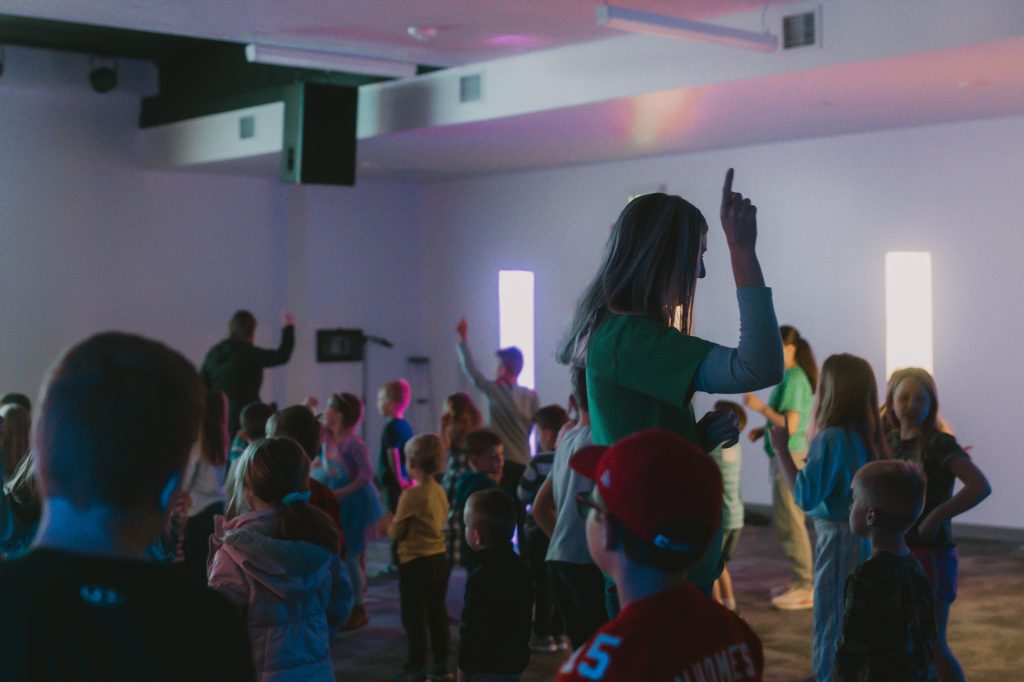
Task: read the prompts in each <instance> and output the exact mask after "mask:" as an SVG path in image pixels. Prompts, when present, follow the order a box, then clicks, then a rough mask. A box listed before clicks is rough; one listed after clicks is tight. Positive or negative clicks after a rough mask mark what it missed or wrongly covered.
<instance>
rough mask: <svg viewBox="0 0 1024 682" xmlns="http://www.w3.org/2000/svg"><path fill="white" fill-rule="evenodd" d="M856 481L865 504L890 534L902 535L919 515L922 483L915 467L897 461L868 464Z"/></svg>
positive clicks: (909, 463) (922, 490)
mask: <svg viewBox="0 0 1024 682" xmlns="http://www.w3.org/2000/svg"><path fill="white" fill-rule="evenodd" d="M856 481H857V482H858V483H859V484H860V486H861V487H862V489H863V490H864V493H865V495H866V497H867V502H868V504H869V505H870V506H872V507H875V508H877V509H880V510H881V512H882V514H881V522H882V523H883V524H885V526H886V528H887V529H888V530H889V531H890V532H893V533H900V532H903V531H906V530H907V529H908V528H910V527H911V526H912V525H914V522H915V521H916V520H917V518H918V517H919V516H920V515H921V510H922V509H923V508H924V495H925V487H926V482H925V477H924V471H923V470H922V469H921V467H920V466H919V465H917V464H915V463H913V462H907V461H904V460H898V459H886V460H881V461H877V462H868V463H867V464H865V465H864V466H863V467H861V468H860V470H859V471H858V472H857V477H856Z"/></svg>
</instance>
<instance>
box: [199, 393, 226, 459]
mask: <svg viewBox="0 0 1024 682" xmlns="http://www.w3.org/2000/svg"><path fill="white" fill-rule="evenodd" d="M228 445H229V444H228V399H227V397H226V396H225V395H224V394H223V393H221V392H220V391H207V392H206V406H205V408H204V409H203V424H202V426H201V427H200V428H199V454H200V455H201V456H202V458H203V459H204V460H205V461H207V462H209V463H210V464H212V465H214V466H220V465H221V464H224V462H226V461H227V457H228Z"/></svg>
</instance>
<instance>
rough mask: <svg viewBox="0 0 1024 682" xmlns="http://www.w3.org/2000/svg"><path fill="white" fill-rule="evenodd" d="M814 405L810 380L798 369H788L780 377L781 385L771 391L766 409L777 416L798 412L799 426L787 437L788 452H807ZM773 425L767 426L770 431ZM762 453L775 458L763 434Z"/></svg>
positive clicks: (770, 445)
mask: <svg viewBox="0 0 1024 682" xmlns="http://www.w3.org/2000/svg"><path fill="white" fill-rule="evenodd" d="M813 405H814V391H813V390H812V389H811V380H810V379H808V378H807V374H806V373H805V372H804V370H803V369H801V368H800V367H790V368H789V369H787V370H786V373H785V374H783V375H782V383H781V384H779V385H778V386H776V387H775V388H773V389H772V395H771V397H770V398H768V407H770V408H772V409H773V410H775V411H776V412H778V413H779V414H782V415H784V414H786V413H787V412H799V413H800V424H799V425H798V426H797V427H796V431H795V432H794V433H793V434H791V435H790V437H789V451H790V452H807V427H808V426H810V424H811V408H812V407H813ZM772 426H773V424H770V423H769V424H768V426H767V428H768V429H771V428H772ZM764 451H765V452H766V453H768V456H769V457H774V456H775V451H774V450H772V443H771V438H769V437H768V434H767V433H766V434H765V438H764Z"/></svg>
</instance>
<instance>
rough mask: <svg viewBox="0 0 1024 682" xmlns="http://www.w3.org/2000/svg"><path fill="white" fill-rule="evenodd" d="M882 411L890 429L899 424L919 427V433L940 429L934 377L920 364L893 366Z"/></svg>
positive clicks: (937, 394)
mask: <svg viewBox="0 0 1024 682" xmlns="http://www.w3.org/2000/svg"><path fill="white" fill-rule="evenodd" d="M883 412H884V421H885V426H886V428H887V429H889V430H892V429H899V428H900V425H901V424H906V425H908V426H912V427H914V428H915V429H919V430H920V431H921V433H922V434H928V433H932V432H934V431H936V430H939V429H940V428H941V427H940V421H941V420H940V418H939V393H938V389H937V388H936V386H935V379H933V378H932V375H931V374H929V373H928V371H927V370H924V369H921V368H920V367H907V368H905V369H898V370H896V371H895V372H893V373H892V376H891V377H889V386H888V390H887V391H886V396H885V408H884V409H883Z"/></svg>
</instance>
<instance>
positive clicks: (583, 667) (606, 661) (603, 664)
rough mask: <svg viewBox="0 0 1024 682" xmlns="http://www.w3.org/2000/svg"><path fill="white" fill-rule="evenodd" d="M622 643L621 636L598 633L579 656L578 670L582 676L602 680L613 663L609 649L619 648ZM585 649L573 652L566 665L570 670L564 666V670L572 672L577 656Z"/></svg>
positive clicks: (581, 648)
mask: <svg viewBox="0 0 1024 682" xmlns="http://www.w3.org/2000/svg"><path fill="white" fill-rule="evenodd" d="M620 644H622V638H621V637H615V636H613V635H606V634H604V633H598V634H597V636H596V637H594V639H592V640H591V641H590V645H589V646H587V650H586V652H585V653H583V655H582V656H580V658H579V665H577V666H576V672H577V674H579V676H580V677H585V678H586V679H588V680H600V679H601V678H602V677H604V674H605V672H607V671H608V666H609V665H611V662H612V659H611V652H610V651H609V649H617V648H618V647H619V645H620ZM581 651H583V647H580V648H579V650H578V651H577V652H576V653H575V654H573V656H572V658H571V659H569V662H568V663H566V666H568V667H569V670H568V671H567V670H565V668H562V671H563V672H571V671H572V664H574V663H576V657H577V656H579V654H580V652H581Z"/></svg>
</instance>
